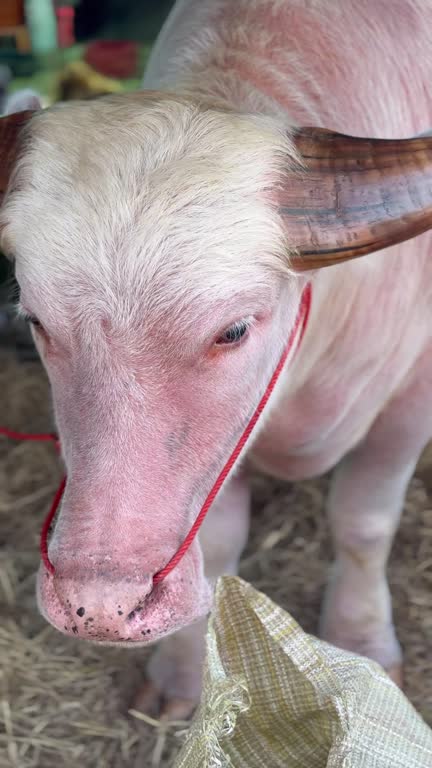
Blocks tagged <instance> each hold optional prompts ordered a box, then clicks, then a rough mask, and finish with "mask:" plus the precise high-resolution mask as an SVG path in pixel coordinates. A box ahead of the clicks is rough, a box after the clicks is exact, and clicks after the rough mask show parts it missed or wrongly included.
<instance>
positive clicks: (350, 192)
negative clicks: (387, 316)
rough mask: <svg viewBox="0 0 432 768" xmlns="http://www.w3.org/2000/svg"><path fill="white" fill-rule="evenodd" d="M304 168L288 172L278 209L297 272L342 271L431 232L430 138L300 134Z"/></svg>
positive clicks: (324, 132) (319, 131)
mask: <svg viewBox="0 0 432 768" xmlns="http://www.w3.org/2000/svg"><path fill="white" fill-rule="evenodd" d="M293 138H294V144H295V146H296V148H297V151H298V154H299V156H300V158H301V159H302V162H303V165H304V168H303V169H300V170H299V171H298V172H294V173H292V172H291V173H289V174H287V176H286V183H284V186H283V188H282V189H281V190H280V191H279V197H278V209H279V212H280V215H281V216H282V219H283V221H284V225H285V231H286V236H287V243H288V245H289V247H290V248H292V249H293V251H294V255H293V256H292V258H291V265H292V266H293V267H294V269H295V270H296V271H305V270H313V269H317V268H319V267H327V266H331V265H332V264H339V263H341V262H343V261H347V260H349V259H355V258H357V257H358V256H364V255H365V254H368V253H372V252H373V251H378V250H380V249H382V248H386V247H388V246H390V245H395V244H396V243H400V242H402V241H404V240H409V239H410V238H412V237H415V236H416V235H419V234H421V233H422V232H425V231H426V230H428V229H430V228H431V227H432V136H428V135H423V136H417V137H415V138H412V139H362V138H353V137H351V136H344V135H342V134H339V133H333V132H332V131H327V130H323V129H321V128H302V129H300V130H298V131H297V132H296V133H295V134H294V137H293Z"/></svg>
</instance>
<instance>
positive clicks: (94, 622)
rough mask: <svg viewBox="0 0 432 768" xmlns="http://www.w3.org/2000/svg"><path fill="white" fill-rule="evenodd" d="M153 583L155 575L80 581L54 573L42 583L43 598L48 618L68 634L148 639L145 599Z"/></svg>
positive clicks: (102, 639) (99, 638)
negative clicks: (117, 579) (137, 577)
mask: <svg viewBox="0 0 432 768" xmlns="http://www.w3.org/2000/svg"><path fill="white" fill-rule="evenodd" d="M42 581H43V577H42ZM152 586H153V582H152V578H151V577H144V578H142V579H140V580H139V581H136V580H132V579H128V578H125V579H122V580H120V581H115V582H111V581H105V580H100V579H95V578H93V579H92V580H89V581H78V580H76V579H73V578H61V577H56V575H55V574H54V577H51V578H50V579H49V580H47V581H45V584H42V585H41V589H40V593H39V594H40V601H39V602H40V607H41V610H42V613H43V614H44V615H45V617H46V618H47V620H48V621H49V622H50V623H51V624H53V625H54V626H55V627H56V628H57V629H59V630H60V631H61V632H63V633H65V634H68V635H73V636H76V637H80V638H82V639H86V640H94V641H98V642H110V643H120V642H144V641H147V642H148V641H149V640H151V637H150V635H151V630H150V629H149V628H147V627H146V626H145V602H146V598H147V597H148V595H149V594H150V592H151V590H152Z"/></svg>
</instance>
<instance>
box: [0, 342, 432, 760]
mask: <svg viewBox="0 0 432 768" xmlns="http://www.w3.org/2000/svg"><path fill="white" fill-rule="evenodd" d="M0 392H1V402H0V424H4V425H7V426H11V427H15V428H17V429H19V428H21V429H26V430H28V431H30V430H33V431H37V430H47V429H49V428H50V427H51V426H52V422H51V416H50V406H49V397H48V387H47V383H46V379H45V376H44V374H43V372H42V370H41V368H40V366H39V364H37V363H25V364H20V365H18V364H17V363H16V362H15V360H14V359H13V358H12V356H10V355H8V354H6V353H2V357H1V358H0ZM59 476H60V468H59V464H58V460H57V458H56V455H55V451H54V449H53V447H52V446H50V445H43V444H41V445H39V444H30V443H22V444H11V443H7V441H4V440H3V439H2V440H0V542H1V549H0V612H1V614H0V616H1V620H0V659H1V662H0V664H1V669H0V686H1V703H0V768H4V767H6V766H8V768H9V766H13V768H31V767H36V766H38V768H39V767H40V768H58V766H59V765H62V766H63V767H64V768H76V766H77V765H79V766H80V768H126V766H127V768H138V766H139V767H140V768H147V767H148V768H150V766H157V765H158V766H163V767H164V768H167V767H168V766H170V765H172V761H173V757H174V755H175V752H176V750H177V749H178V746H179V744H180V743H181V738H182V733H181V732H182V730H184V728H183V727H182V726H180V725H179V726H178V727H177V728H176V727H174V728H169V729H166V728H165V727H162V728H160V727H159V728H157V727H156V726H155V725H154V724H151V723H148V722H145V721H143V720H139V719H138V718H137V717H135V716H133V715H131V714H128V701H129V698H130V695H131V692H132V691H133V690H134V688H135V686H136V685H137V681H139V678H140V676H142V674H143V670H144V662H145V653H143V651H142V650H141V651H133V650H131V651H125V650H119V651H116V650H114V649H109V648H98V647H93V646H90V645H87V644H86V643H83V642H82V641H77V640H74V639H69V638H65V637H63V636H61V635H60V634H59V633H57V632H56V631H55V630H53V629H51V628H50V627H48V626H47V625H46V623H45V622H44V620H43V619H42V618H41V617H40V616H39V615H38V612H37V608H36V604H35V597H34V587H35V576H34V574H35V571H36V568H37V565H38V535H39V530H40V526H41V522H42V520H43V517H44V515H45V513H46V511H47V506H48V505H49V502H50V500H51V497H52V494H53V491H54V490H55V488H56V485H57V483H58V480H59ZM327 485H328V480H327V478H322V479H319V480H316V481H312V482H305V483H299V484H297V485H295V486H291V485H287V484H284V483H279V482H274V481H272V480H269V479H266V478H263V477H256V479H255V481H254V488H255V493H254V514H253V526H252V534H251V538H250V542H249V546H248V549H247V552H246V553H245V556H244V560H243V564H242V569H241V575H242V576H243V578H245V579H247V580H248V581H250V582H252V583H253V584H254V585H255V586H257V587H258V588H259V589H261V590H262V591H264V592H266V593H267V594H269V595H270V597H272V598H273V599H274V600H276V601H277V602H278V603H279V604H280V605H282V606H283V607H285V608H287V609H288V610H289V611H290V613H291V614H292V615H293V616H295V617H296V618H297V619H298V620H299V621H300V623H301V624H302V626H303V628H304V629H306V630H307V631H312V632H313V631H314V630H316V623H317V617H318V611H319V604H320V599H321V595H322V590H323V586H324V579H325V573H326V567H327V564H328V562H329V559H330V545H329V539H328V532H327V528H326V523H325V516H324V514H323V508H324V504H325V495H326V490H327ZM389 575H390V582H391V587H392V592H393V596H394V610H395V619H396V623H397V626H398V632H399V637H400V639H401V642H402V644H403V646H404V648H405V658H406V692H407V694H408V696H409V698H410V699H411V701H412V702H413V704H414V705H415V706H416V707H417V709H418V710H419V711H420V712H421V714H422V715H423V717H425V719H426V720H427V721H428V722H429V723H430V724H432V674H431V669H432V598H431V594H432V451H430V450H429V451H427V452H426V454H425V455H424V457H423V459H422V462H421V464H420V466H419V468H418V471H417V474H416V477H415V478H414V480H413V481H412V483H411V486H410V490H409V494H408V498H407V502H406V508H405V513H404V516H403V521H402V525H401V528H400V531H399V533H398V536H397V539H396V542H395V546H394V549H393V553H392V558H391V563H390V569H389Z"/></svg>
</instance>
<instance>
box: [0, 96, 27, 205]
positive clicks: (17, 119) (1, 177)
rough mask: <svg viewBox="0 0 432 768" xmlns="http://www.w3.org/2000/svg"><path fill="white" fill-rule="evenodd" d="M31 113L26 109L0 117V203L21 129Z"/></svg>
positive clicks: (7, 181)
mask: <svg viewBox="0 0 432 768" xmlns="http://www.w3.org/2000/svg"><path fill="white" fill-rule="evenodd" d="M33 114H34V112H33V111H30V110H26V111H25V112H16V113H15V114H13V115H7V117H2V118H0V204H1V201H2V199H3V196H4V194H5V192H6V190H7V188H8V184H9V179H10V175H11V173H12V170H13V168H14V165H15V163H16V160H17V157H18V152H19V143H20V142H19V138H20V133H21V130H22V128H23V127H24V125H26V123H27V122H28V121H29V119H30V117H31V116H32V115H33Z"/></svg>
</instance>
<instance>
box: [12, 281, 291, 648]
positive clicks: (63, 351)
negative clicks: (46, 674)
mask: <svg viewBox="0 0 432 768" xmlns="http://www.w3.org/2000/svg"><path fill="white" fill-rule="evenodd" d="M303 282H304V281H299V283H298V286H296V289H301V286H302V283H303ZM21 283H22V285H23V292H22V303H23V306H24V307H25V309H26V311H28V312H29V314H31V315H35V314H36V315H37V317H38V318H39V320H40V321H41V322H42V323H44V330H43V331H41V330H40V329H38V328H36V329H35V338H36V341H37V343H38V347H39V350H40V352H41V355H42V357H43V359H44V362H45V365H46V367H47V370H48V373H49V376H50V380H51V384H52V391H53V398H54V404H55V410H56V415H57V423H58V427H59V433H60V437H61V442H62V446H63V454H64V459H65V463H66V468H67V474H68V484H67V489H66V492H65V496H64V500H63V503H62V507H61V512H60V515H59V517H58V520H57V522H56V526H55V530H54V534H53V536H52V539H51V541H50V544H49V557H50V560H51V562H52V564H53V565H54V568H55V572H54V576H51V575H49V574H48V573H47V572H46V571H45V570H44V568H43V566H41V570H40V573H39V580H38V600H39V606H40V609H41V611H42V613H43V615H44V616H45V617H46V618H47V619H48V621H50V622H51V623H52V624H54V626H55V627H56V628H57V629H59V630H60V631H62V632H65V633H69V634H76V635H78V636H80V637H83V638H86V639H89V640H97V641H101V642H104V643H106V642H111V643H116V644H119V643H125V644H126V643H130V642H133V643H135V644H137V643H139V644H144V643H148V642H154V641H155V640H158V639H160V638H161V637H163V636H164V635H166V634H167V633H171V632H173V631H175V630H176V629H179V628H180V627H182V626H185V625H187V624H190V623H191V622H193V621H195V620H196V619H197V618H199V617H201V616H202V615H204V614H205V613H206V612H207V611H208V610H209V607H210V594H211V593H210V589H209V586H208V582H207V581H206V580H205V578H204V573H203V557H202V551H201V547H200V545H199V543H198V542H197V541H196V542H195V543H194V544H193V545H192V547H191V548H190V550H189V551H188V552H187V554H186V555H185V557H184V558H183V559H182V561H181V562H180V564H179V565H178V566H177V567H176V568H175V569H174V571H173V572H172V573H171V574H170V575H169V576H168V577H167V578H166V580H164V581H163V582H162V583H161V584H159V585H158V586H157V587H156V588H155V589H154V590H152V576H153V575H154V574H155V573H156V572H157V571H159V570H160V569H161V568H162V567H163V566H164V565H165V564H166V563H167V562H168V560H169V559H170V557H171V556H172V555H173V554H174V552H175V551H176V550H177V548H178V546H179V545H180V543H181V542H182V540H183V539H184V537H185V536H186V534H187V532H188V530H189V528H190V526H191V525H192V523H193V521H194V519H195V518H196V516H197V514H198V512H199V509H200V507H201V505H202V503H203V501H204V499H205V497H206V495H207V494H208V492H209V491H210V488H211V487H212V485H213V483H214V480H215V479H216V477H217V475H218V473H219V472H220V470H221V469H222V467H223V465H224V463H225V461H226V459H227V458H228V456H229V453H230V452H231V451H232V449H233V448H234V446H235V444H236V442H237V440H238V438H239V437H240V435H241V433H242V432H243V430H244V428H245V426H246V423H247V421H248V420H249V418H250V416H251V415H252V412H253V410H254V408H255V407H256V405H257V402H258V399H259V396H260V394H262V392H263V389H264V388H265V385H264V387H263V383H264V382H265V381H266V380H268V379H269V378H270V376H271V373H272V371H273V368H274V367H275V365H276V363H277V360H278V357H279V356H280V354H281V352H282V349H283V346H284V344H286V341H287V339H288V336H289V332H290V329H291V327H292V322H293V318H294V317H295V313H296V311H297V308H298V299H299V297H298V295H297V297H294V302H296V303H293V300H292V299H293V297H292V296H290V295H289V294H290V293H291V294H292V291H288V293H287V291H285V295H286V298H287V299H288V300H289V299H291V301H289V303H288V308H287V309H286V310H284V309H283V304H282V305H281V303H280V301H277V302H275V303H274V306H273V307H272V310H271V311H269V307H268V304H267V307H266V309H265V311H264V309H263V311H259V307H260V305H261V306H262V307H264V303H263V301H262V297H260V296H259V295H258V296H257V299H256V301H255V306H256V308H257V311H256V312H255V323H254V325H253V326H252V327H251V329H250V331H249V332H248V334H247V335H246V337H244V340H243V341H242V342H241V343H240V344H239V345H233V346H230V347H228V346H226V347H221V346H219V347H218V346H216V345H215V340H216V339H217V337H218V336H219V335H220V333H221V332H222V331H223V330H224V329H225V328H226V327H227V326H229V325H230V320H231V318H230V316H229V315H226V314H225V318H226V319H225V320H223V319H221V320H219V322H218V313H217V312H209V313H208V317H211V318H212V319H213V322H212V323H211V324H210V323H209V322H208V321H207V324H206V326H205V328H204V329H203V328H202V324H200V330H201V333H200V336H201V338H199V339H198V343H197V341H196V340H195V339H194V330H193V326H192V328H191V331H190V338H189V339H185V338H183V346H184V347H186V348H187V352H186V353H185V355H184V358H183V359H182V358H181V357H180V356H179V355H177V356H176V359H173V358H172V356H171V354H172V353H171V347H170V345H169V344H167V349H168V351H167V352H165V351H164V346H163V345H157V346H156V345H155V350H156V351H154V349H152V348H149V349H143V351H142V354H141V356H140V359H139V361H138V362H135V361H132V360H130V359H128V354H127V352H124V351H123V352H120V351H119V350H117V351H115V348H114V346H115V345H114V342H113V340H112V339H110V337H109V333H105V340H103V339H102V338H101V337H100V335H99V345H100V346H102V345H105V352H106V357H104V356H102V357H101V355H99V356H98V358H97V363H95V364H93V363H92V361H91V360H90V359H89V358H88V357H87V356H86V355H85V351H84V349H83V342H82V336H81V331H80V328H75V329H74V334H73V336H74V342H73V348H72V347H71V346H70V345H69V342H68V338H69V337H68V336H67V335H66V334H63V336H62V332H61V329H60V328H54V327H53V328H52V329H51V328H50V327H49V323H47V322H44V313H43V308H42V307H41V306H38V302H37V301H35V298H34V297H33V296H31V295H30V291H26V289H25V279H22V280H21ZM275 287H276V286H275ZM275 298H276V294H275ZM278 298H280V297H279V296H278ZM249 307H250V301H249V304H248V305H245V306H244V309H243V308H242V309H243V313H242V310H239V311H240V315H239V317H244V316H248V315H249V314H250V309H249ZM246 308H247V310H248V311H245V310H246ZM293 310H294V311H293ZM225 313H226V309H225ZM220 314H221V318H222V317H223V313H220ZM197 326H198V318H197ZM160 330H161V332H162V329H160ZM203 330H204V332H203ZM168 332H169V331H168V329H167V333H168ZM99 334H100V329H99ZM272 335H274V336H276V338H277V339H278V344H277V345H269V344H268V343H267V339H268V337H269V336H270V337H272ZM174 341H175V344H176V347H177V348H178V346H179V345H180V343H181V339H178V340H177V339H175V340H174ZM130 346H133V344H131V345H130ZM122 349H123V350H127V349H128V345H127V344H126V343H125V345H124V347H123V346H122ZM83 360H85V364H84V367H83V362H82V361H83ZM150 360H151V363H152V364H151V365H148V361H150ZM257 361H259V363H260V364H259V365H257V364H256V363H257ZM146 370H148V371H150V373H148V374H146V375H143V374H142V371H146ZM161 370H164V371H169V372H170V373H169V374H168V375H165V376H164V377H162V376H161V374H160V371H161ZM216 377H218V379H219V381H220V385H219V386H218V387H215V386H214V381H215V378H216ZM93 382H99V383H98V384H97V385H96V386H94V384H93ZM93 386H94V389H93ZM125 393H126V394H127V397H125V396H124V395H125ZM100 403H109V404H110V408H109V411H108V412H106V411H105V414H104V419H103V420H101V419H100V418H99V410H100ZM202 425H205V429H204V430H203V429H202ZM161 489H163V491H162V492H161Z"/></svg>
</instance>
